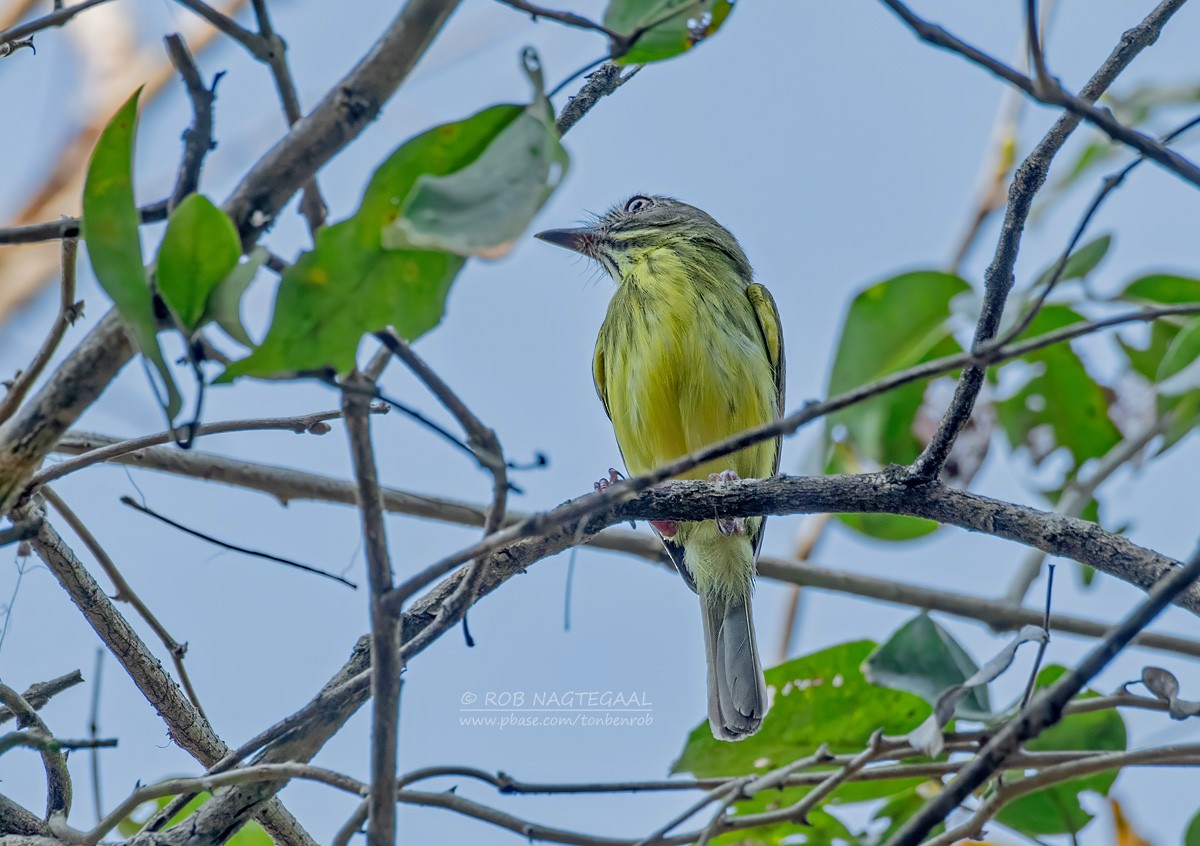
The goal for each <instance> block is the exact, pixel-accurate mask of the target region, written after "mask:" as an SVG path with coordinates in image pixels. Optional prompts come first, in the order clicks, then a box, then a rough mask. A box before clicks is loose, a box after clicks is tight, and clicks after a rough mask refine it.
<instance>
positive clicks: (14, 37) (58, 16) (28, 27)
mask: <svg viewBox="0 0 1200 846" xmlns="http://www.w3.org/2000/svg"><path fill="white" fill-rule="evenodd" d="M106 2H108V0H82V2H80V3H76V4H75V5H74V6H66V7H64V8H62V9H56V10H54V11H53V12H51V13H50V14H48V15H44V16H43V17H40V18H37V19H36V20H32V21H30V22H29V23H24V24H20V25H19V26H14V27H13V28H12V29H7V30H5V31H4V32H0V44H7V43H8V42H11V41H21V40H23V39H28V38H29V36H31V35H33V34H34V33H35V32H41V31H42V30H44V29H50V28H51V27H56V26H62V25H63V24H65V23H66V22H67V21H69V20H71V18H73V17H75V16H76V15H78V14H79V13H80V12H84V11H87V10H88V9H90V8H92V7H93V6H99V5H100V4H101V3H106Z"/></svg>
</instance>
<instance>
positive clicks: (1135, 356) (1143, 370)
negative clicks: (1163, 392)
mask: <svg viewBox="0 0 1200 846" xmlns="http://www.w3.org/2000/svg"><path fill="white" fill-rule="evenodd" d="M1178 334H1179V329H1178V327H1176V326H1173V325H1172V324H1171V323H1169V322H1168V321H1166V320H1155V321H1154V322H1153V323H1151V324H1150V342H1149V343H1148V344H1147V345H1146V346H1145V347H1144V348H1140V347H1135V346H1133V344H1130V343H1128V342H1127V341H1125V340H1123V339H1122V338H1121V337H1119V336H1118V337H1117V344H1118V345H1119V346H1120V347H1121V349H1122V350H1123V351H1124V352H1125V357H1126V358H1127V359H1129V366H1130V367H1131V368H1132V369H1133V371H1134V372H1135V373H1137V374H1138V375H1140V376H1141V377H1142V378H1143V379H1145V380H1146V381H1148V382H1150V383H1153V382H1154V381H1155V379H1157V378H1158V368H1159V367H1160V366H1161V365H1162V360H1163V356H1165V355H1166V354H1167V348H1168V347H1170V346H1171V341H1173V340H1174V339H1175V336H1176V335H1178Z"/></svg>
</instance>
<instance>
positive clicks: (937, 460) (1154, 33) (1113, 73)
mask: <svg viewBox="0 0 1200 846" xmlns="http://www.w3.org/2000/svg"><path fill="white" fill-rule="evenodd" d="M883 2H884V3H885V4H886V5H887V6H888V7H889V8H890V9H892V11H894V12H895V13H896V14H897V15H898V16H899V17H900V18H901V19H902V20H904V22H905V23H907V24H908V25H909V26H910V27H913V28H914V29H915V31H917V32H918V33H919V34H920V33H924V34H922V35H921V37H922V38H924V37H925V35H928V36H930V37H931V38H941V37H943V36H944V37H945V38H950V39H952V38H953V37H952V36H949V35H948V34H947V33H945V32H944V31H943V30H941V29H940V28H938V27H932V26H930V25H929V24H927V23H925V22H924V21H921V20H920V18H917V17H916V16H915V15H913V14H912V12H910V11H909V10H908V8H907V7H906V6H905V5H904V4H903V3H900V2H898V0H883ZM1184 2H1185V0H1163V2H1160V3H1159V4H1158V6H1156V7H1155V8H1154V10H1153V11H1151V12H1150V14H1149V15H1147V16H1146V17H1145V19H1143V20H1142V22H1141V23H1140V24H1138V25H1137V26H1135V27H1134V28H1133V29H1130V30H1129V31H1128V32H1126V33H1125V34H1124V35H1123V36H1122V37H1121V42H1120V43H1119V44H1118V45H1117V46H1116V48H1115V49H1114V50H1113V51H1112V53H1111V54H1110V55H1109V57H1108V58H1107V59H1106V60H1105V61H1104V64H1102V65H1101V66H1100V69H1099V70H1097V71H1096V73H1094V74H1093V75H1092V77H1091V79H1089V80H1088V82H1087V84H1086V85H1084V86H1083V88H1082V89H1080V92H1079V101H1080V102H1081V103H1093V102H1095V101H1096V100H1097V99H1098V98H1099V97H1100V95H1101V94H1103V93H1104V91H1105V90H1107V89H1108V87H1109V86H1110V85H1112V83H1113V82H1114V81H1115V80H1116V78H1117V77H1118V76H1119V75H1120V74H1121V72H1122V71H1124V70H1125V69H1126V68H1127V67H1128V66H1129V65H1130V63H1131V62H1132V61H1133V59H1134V58H1135V57H1136V56H1137V55H1138V54H1139V53H1140V52H1141V51H1142V50H1144V49H1145V48H1146V47H1148V46H1150V45H1151V44H1153V43H1154V42H1155V41H1156V40H1157V39H1158V36H1159V33H1161V32H1162V29H1163V27H1164V26H1166V24H1167V22H1168V21H1169V20H1170V19H1171V16H1172V15H1174V14H1175V12H1177V11H1178V10H1179V8H1180V7H1181V6H1183V4H1184ZM938 33H940V35H939V34H938ZM953 40H954V41H955V42H956V43H958V42H957V39H953ZM934 43H939V42H937V41H935V42H934ZM939 46H940V44H939ZM963 46H964V47H965V46H966V45H963ZM968 49H969V48H968ZM980 55H981V54H980ZM1012 73H1014V74H1015V71H1013V72H1012ZM1015 75H1016V76H1021V75H1020V74H1015ZM1006 78H1007V77H1006ZM1022 78H1023V79H1026V81H1028V80H1027V78H1025V77H1023V76H1022ZM1080 120H1081V118H1080V117H1079V116H1078V115H1076V114H1074V113H1068V114H1064V115H1062V116H1061V117H1059V119H1058V120H1057V121H1055V123H1054V126H1052V127H1051V128H1050V131H1049V132H1047V133H1046V135H1045V136H1044V137H1043V138H1042V140H1041V141H1040V142H1038V144H1037V146H1036V147H1034V149H1033V151H1032V152H1031V153H1030V154H1029V155H1028V156H1027V157H1026V158H1025V160H1024V161H1023V162H1021V165H1020V166H1019V167H1018V168H1017V172H1016V174H1015V175H1014V176H1013V181H1012V185H1011V186H1010V187H1009V190H1008V209H1007V210H1006V211H1005V214H1004V223H1003V225H1002V227H1001V231H1000V239H999V241H998V243H997V245H996V253H995V256H994V257H993V259H992V263H991V265H989V266H988V269H987V271H986V272H985V273H984V296H983V305H982V307H981V309H980V313H979V320H978V322H977V323H976V326H975V338H974V341H973V347H974V348H976V349H977V348H978V347H980V346H981V345H982V344H984V343H986V342H987V341H989V340H990V339H991V338H993V337H994V336H995V334H996V331H997V330H998V328H999V326H1000V319H1001V317H1002V315H1003V313H1004V305H1005V302H1006V301H1007V299H1008V294H1009V291H1011V290H1012V286H1013V268H1014V267H1015V266H1016V262H1017V252H1018V250H1019V249H1020V244H1021V233H1022V231H1023V230H1024V228H1025V221H1026V220H1027V219H1028V217H1029V211H1030V208H1031V206H1032V203H1033V197H1034V195H1035V194H1036V193H1037V192H1038V190H1040V189H1041V187H1042V185H1043V184H1044V183H1045V181H1046V174H1047V172H1048V171H1049V169H1050V164H1051V162H1053V160H1054V157H1055V156H1056V155H1057V154H1058V151H1059V150H1061V149H1062V146H1063V144H1064V143H1066V140H1067V138H1068V137H1069V136H1070V134H1071V133H1072V132H1074V131H1075V128H1076V127H1078V126H1079V123H1080ZM984 372H985V370H984V368H983V367H980V366H978V365H975V366H971V367H967V368H966V369H964V370H963V373H962V375H961V376H960V377H959V381H958V387H957V388H956V389H955V392H954V399H953V400H952V401H951V404H950V407H949V408H948V409H947V411H946V413H945V415H944V416H943V418H942V422H941V424H940V425H939V426H938V430H937V433H936V434H935V435H934V437H933V438H932V439H931V440H930V442H929V444H928V445H927V446H926V448H925V450H924V451H923V452H922V453H921V455H920V456H918V458H917V460H916V461H915V462H914V463H913V476H914V477H915V478H918V479H932V478H935V477H936V476H937V475H938V474H939V473H940V472H941V470H942V467H943V466H945V463H946V459H947V458H948V457H949V455H950V450H951V449H952V448H953V447H954V441H955V440H956V439H957V438H958V434H959V432H961V431H962V428H963V426H965V425H966V422H967V420H968V419H969V418H970V416H971V411H972V410H973V409H974V407H975V399H976V398H977V397H978V396H979V390H980V388H982V387H983V377H984Z"/></svg>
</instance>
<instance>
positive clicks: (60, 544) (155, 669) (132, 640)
mask: <svg viewBox="0 0 1200 846" xmlns="http://www.w3.org/2000/svg"><path fill="white" fill-rule="evenodd" d="M33 510H34V509H33V508H32V507H30V506H26V507H25V508H23V509H18V511H17V513H19V514H26V513H29V512H31V511H33ZM33 548H34V551H35V552H36V553H37V555H38V557H39V558H41V559H42V561H43V562H44V563H45V565H46V567H47V568H48V569H49V570H50V572H51V573H52V574H53V575H54V577H55V578H56V579H58V581H59V583H60V584H61V585H62V586H63V589H64V590H66V592H67V595H68V596H70V598H71V601H72V602H73V603H75V605H76V607H78V608H79V610H80V612H81V613H82V614H83V616H84V618H85V619H86V620H87V621H88V623H89V624H90V625H91V626H92V628H93V629H94V630H95V632H96V634H97V635H99V636H100V639H101V641H103V643H104V645H105V647H106V648H107V649H108V651H109V652H110V653H112V655H113V657H114V658H116V659H117V660H118V661H119V662H120V663H121V666H122V667H124V669H125V671H126V672H127V673H128V674H129V677H130V678H131V679H132V680H133V682H134V684H135V685H137V688H138V690H140V691H141V693H142V695H143V696H145V697H146V699H147V701H148V702H149V703H150V704H151V705H152V706H153V707H154V709H155V710H156V711H157V712H158V713H159V715H160V716H161V717H162V718H163V721H164V722H165V723H166V724H167V729H168V731H169V732H170V735H171V738H172V740H174V741H175V742H176V743H178V744H179V746H180V747H182V748H183V749H184V750H186V751H187V752H188V753H190V754H191V755H192V756H193V757H195V758H196V759H197V760H198V761H200V763H201V764H204V765H205V766H210V765H211V764H212V763H213V762H215V761H217V760H219V759H220V758H221V757H223V756H224V755H225V754H227V753H228V752H229V747H228V746H226V745H225V743H224V742H223V741H222V740H221V739H220V738H219V737H217V735H216V734H215V733H214V732H213V730H212V728H211V727H210V726H209V724H208V721H207V720H206V719H205V718H204V717H203V716H202V715H201V714H200V713H199V712H198V711H197V710H196V708H195V706H194V705H192V703H191V702H190V701H189V700H188V699H187V697H186V696H184V694H183V691H181V690H180V689H179V686H178V685H177V684H176V683H175V682H174V680H173V679H172V678H171V677H170V676H169V675H168V674H167V673H166V671H165V670H163V668H162V665H161V664H160V663H159V662H158V659H156V658H155V657H154V655H153V653H151V652H150V650H149V649H148V648H147V647H146V644H145V643H144V642H143V641H142V639H141V637H139V636H138V634H137V632H136V631H135V630H134V629H133V627H132V626H130V625H129V622H128V621H127V620H126V619H125V618H124V617H123V616H122V615H121V613H120V612H119V611H118V610H117V609H116V608H115V607H114V606H113V603H112V600H110V599H109V598H108V596H107V595H106V594H105V592H104V590H103V589H102V588H101V587H100V585H98V584H97V583H96V580H95V579H93V578H92V576H91V574H90V573H88V571H87V568H85V567H84V566H83V564H82V562H80V561H79V559H78V558H77V557H76V556H75V553H74V552H73V551H72V550H71V548H70V547H69V546H67V544H66V543H65V542H64V541H63V539H62V538H61V537H60V536H59V534H58V533H57V532H56V531H55V530H54V528H53V527H52V526H50V525H49V523H45V522H44V523H43V524H42V527H41V530H40V531H39V532H38V535H37V537H36V538H34V539H33ZM260 821H261V822H262V823H263V825H264V827H266V829H267V830H268V831H269V832H271V834H272V836H274V837H275V838H276V839H277V841H279V842H281V843H287V844H293V846H316V843H315V841H313V839H312V838H311V837H309V836H308V834H307V833H306V832H305V831H304V829H303V828H301V827H300V825H299V824H298V823H297V822H296V821H295V819H294V818H293V817H292V816H291V814H289V813H288V812H287V810H286V809H285V808H284V807H283V806H282V805H280V804H278V803H272V804H271V805H269V806H267V807H266V808H264V809H263V810H262V813H261V816H260Z"/></svg>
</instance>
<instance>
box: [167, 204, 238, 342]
mask: <svg viewBox="0 0 1200 846" xmlns="http://www.w3.org/2000/svg"><path fill="white" fill-rule="evenodd" d="M241 253H242V247H241V241H240V239H239V238H238V233H237V227H235V226H234V225H233V221H232V220H230V219H229V215H227V214H225V212H223V211H221V210H220V209H219V208H217V207H216V206H214V205H213V204H212V201H210V200H209V199H208V198H207V197H205V196H204V195H203V194H189V195H188V196H187V197H185V198H184V200H183V202H181V203H180V204H179V205H178V206H176V207H175V210H174V211H173V212H171V218H170V220H168V221H167V231H166V234H164V235H163V239H162V244H160V245H159V248H158V262H157V264H156V267H155V274H154V275H155V280H156V282H157V285H158V293H159V295H160V296H162V298H163V302H165V303H166V304H167V307H168V308H170V309H171V311H172V312H174V313H175V316H176V317H178V318H179V322H180V323H182V324H183V326H184V328H185V329H187V330H188V331H189V332H195V331H196V330H197V329H198V328H200V324H201V322H202V321H203V319H204V315H205V311H206V307H207V305H208V300H209V297H210V296H211V295H212V293H213V291H214V290H215V289H216V288H217V286H218V285H219V284H220V283H221V280H223V279H224V278H225V277H226V275H228V274H229V272H230V271H231V270H233V267H234V265H236V264H237V260H238V256H240V255H241Z"/></svg>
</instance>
